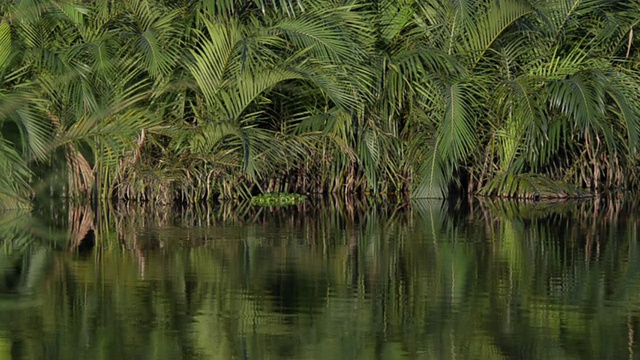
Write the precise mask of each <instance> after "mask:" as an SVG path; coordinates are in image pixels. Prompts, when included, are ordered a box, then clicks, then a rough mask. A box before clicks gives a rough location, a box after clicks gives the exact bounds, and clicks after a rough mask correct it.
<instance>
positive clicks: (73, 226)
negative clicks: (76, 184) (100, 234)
mask: <svg viewBox="0 0 640 360" xmlns="http://www.w3.org/2000/svg"><path fill="white" fill-rule="evenodd" d="M94 220H95V215H94V213H93V209H92V208H91V206H89V205H77V204H72V205H70V206H69V247H68V249H69V251H78V250H80V249H87V247H89V248H91V247H92V246H93V245H92V244H95V241H96V238H95V229H94Z"/></svg>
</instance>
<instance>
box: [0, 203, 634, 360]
mask: <svg viewBox="0 0 640 360" xmlns="http://www.w3.org/2000/svg"><path fill="white" fill-rule="evenodd" d="M635 206H636V205H634V204H630V203H628V202H622V201H598V202H584V203H557V204H533V203H529V204H515V203H492V202H474V203H466V202H459V203H447V204H442V203H439V202H416V203H413V204H411V205H410V206H409V205H408V204H404V205H401V206H400V207H397V208H396V207H394V206H366V205H362V204H345V203H339V204H336V205H326V204H325V205H317V204H315V205H314V204H305V205H301V206H299V207H297V208H295V209H262V208H254V207H251V206H241V205H234V206H231V207H219V208H209V209H189V210H183V211H172V210H170V209H155V211H149V210H148V209H144V208H138V209H119V210H112V211H110V212H105V213H104V214H106V215H102V221H101V223H100V225H99V226H97V227H95V226H94V219H95V216H94V213H93V211H92V210H91V209H90V208H86V207H74V206H71V207H69V208H68V209H66V208H65V209H63V211H58V210H56V211H55V212H54V213H49V214H48V215H47V216H46V218H47V219H48V223H42V222H36V221H35V220H34V219H33V218H32V217H29V216H28V215H25V214H11V213H5V214H4V215H3V216H2V217H0V239H2V251H0V273H1V274H2V280H1V281H0V359H4V358H7V359H8V358H11V356H13V358H25V359H41V358H47V359H56V358H60V359H72V358H78V359H114V358H121V359H133V358H135V359H144V358H148V359H178V358H196V359H232V358H236V359H267V358H270V359H280V358H289V359H374V358H377V359H400V358H407V359H420V358H422V359H475V358H477V359H507V358H518V359H527V358H530V359H541V358H564V359H566V358H581V359H584V358H586V359H588V358H593V359H608V358H610V359H623V358H634V357H635V356H636V354H639V353H640V349H638V345H637V344H638V342H639V341H640V339H639V338H638V337H639V336H638V332H639V331H638V330H639V325H640V254H639V251H638V246H637V240H638V229H639V228H640V226H639V224H640V223H639V221H638V217H637V215H636V213H634V212H632V211H630V210H629V209H630V208H634V207H635ZM40 217H41V218H43V214H40ZM92 240H95V246H94V247H93V248H91V247H89V249H86V247H87V244H88V243H89V242H91V241H92Z"/></svg>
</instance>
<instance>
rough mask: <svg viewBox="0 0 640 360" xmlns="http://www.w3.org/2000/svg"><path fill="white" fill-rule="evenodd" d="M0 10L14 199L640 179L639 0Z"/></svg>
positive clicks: (77, 4) (361, 0) (4, 145)
mask: <svg viewBox="0 0 640 360" xmlns="http://www.w3.org/2000/svg"><path fill="white" fill-rule="evenodd" d="M0 16H1V21H0V164H2V168H3V169H6V171H3V172H2V174H1V175H0V204H1V206H2V207H17V206H22V205H24V204H28V201H25V200H28V199H29V197H30V196H31V194H32V193H33V191H34V190H35V191H40V190H44V189H47V188H50V191H52V192H53V193H60V194H62V195H69V196H72V197H82V196H83V194H91V193H92V191H95V193H97V194H100V196H101V197H102V198H105V199H107V198H116V199H133V200H146V201H152V202H156V203H169V202H173V201H174V200H179V201H182V202H198V201H205V200H210V199H213V198H219V197H220V198H244V199H248V198H250V196H251V195H255V194H258V193H267V192H273V193H277V192H288V193H293V192H297V193H306V192H313V193H315V192H322V193H339V194H342V195H345V196H349V195H353V194H367V193H372V194H379V193H383V194H386V193H400V194H411V195H413V196H415V197H427V196H429V197H443V196H448V195H449V194H450V192H451V191H455V192H461V191H467V192H469V193H479V194H485V195H499V196H525V197H537V196H552V197H553V196H575V195H581V194H582V191H585V190H586V191H591V192H593V191H601V190H604V189H623V188H624V189H634V190H638V189H639V188H640V182H639V181H638V180H639V179H638V173H640V172H639V171H638V170H639V169H638V167H639V165H640V158H639V155H638V151H637V150H638V146H639V144H638V142H639V132H640V72H639V70H638V65H639V64H640V53H639V52H638V51H636V50H637V46H638V45H639V44H638V40H637V39H636V36H635V35H634V26H635V25H636V24H637V23H638V21H639V20H640V1H638V0H632V1H610V0H538V1H536V0H505V1H494V0H482V1H477V0H462V1H436V0H421V1H418V0H383V1H365V0H343V1H333V0H299V1H293V0H253V1H251V0H249V1H242V2H240V1H231V0H214V1H198V0H181V1H175V0H171V1H169V0H164V1H163V0H118V1H111V0H96V1H80V0H12V1H4V2H2V4H0ZM61 184H65V185H64V186H63V187H62V188H61V187H60V185H61ZM581 189H582V190H581Z"/></svg>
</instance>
